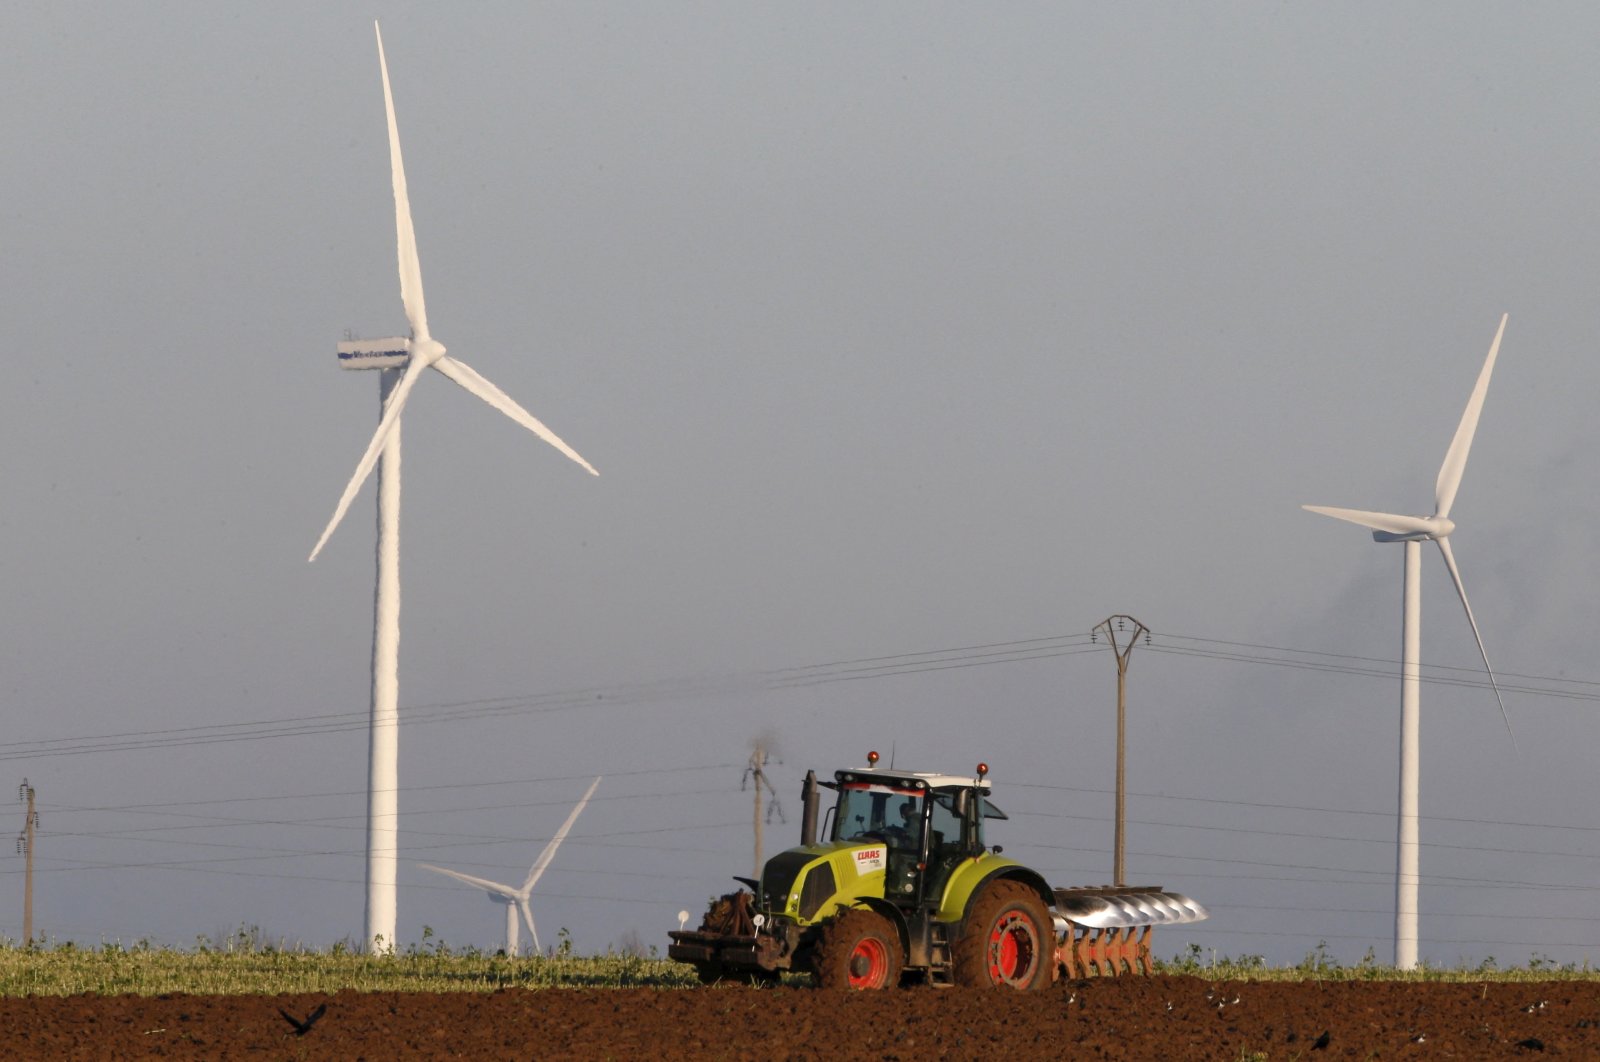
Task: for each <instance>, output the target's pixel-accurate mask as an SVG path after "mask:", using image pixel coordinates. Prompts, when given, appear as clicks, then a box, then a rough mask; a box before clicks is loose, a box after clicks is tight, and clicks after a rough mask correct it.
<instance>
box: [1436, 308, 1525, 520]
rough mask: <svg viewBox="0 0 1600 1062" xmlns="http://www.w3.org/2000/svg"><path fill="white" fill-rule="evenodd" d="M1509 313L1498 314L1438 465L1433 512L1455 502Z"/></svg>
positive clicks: (1447, 509) (1441, 511)
mask: <svg viewBox="0 0 1600 1062" xmlns="http://www.w3.org/2000/svg"><path fill="white" fill-rule="evenodd" d="M1510 317H1511V315H1510V314H1509V313H1507V314H1502V315H1501V316H1500V329H1499V331H1497V332H1495V334H1494V342H1493V343H1491V344H1489V356H1488V357H1487V358H1485V359H1484V361H1483V369H1482V370H1481V371H1480V372H1479V373H1478V382H1477V383H1476V384H1475V385H1473V388H1472V397H1471V398H1469V399H1467V408H1466V411H1465V412H1463V413H1462V414H1461V423H1460V424H1458V425H1456V437H1455V438H1454V439H1452V440H1450V449H1449V450H1446V451H1445V455H1444V464H1442V465H1440V466H1439V479H1438V482H1437V483H1435V484H1434V488H1433V497H1434V506H1433V515H1435V516H1449V515H1450V506H1452V505H1454V504H1455V501H1456V490H1457V489H1458V488H1459V487H1460V486H1461V474H1462V473H1463V472H1465V471H1466V470H1467V452H1468V451H1469V450H1471V449H1472V436H1473V435H1474V434H1475V433H1476V432H1477V430H1478V415H1479V414H1480V413H1482V412H1483V399H1484V397H1485V396H1486V395H1487V394H1488V393H1489V374H1490V373H1492V372H1494V359H1495V357H1496V356H1497V355H1498V354H1499V353H1500V337H1501V336H1503V335H1505V334H1506V321H1507V320H1508V319H1510Z"/></svg>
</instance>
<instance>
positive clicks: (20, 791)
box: [17, 778, 39, 948]
mask: <svg viewBox="0 0 1600 1062" xmlns="http://www.w3.org/2000/svg"><path fill="white" fill-rule="evenodd" d="M17 799H18V800H26V801H27V802H28V817H27V818H26V819H24V820H23V823H22V832H21V833H20V834H18V835H17V854H18V855H21V856H26V857H27V863H26V868H27V869H26V871H25V876H24V884H23V886H22V940H23V945H22V946H23V947H25V948H31V947H33V832H34V831H35V830H37V829H38V828H39V813H38V812H37V811H35V810H34V809H33V786H31V785H29V784H28V780H27V779H26V778H24V779H23V780H22V784H21V785H19V786H17Z"/></svg>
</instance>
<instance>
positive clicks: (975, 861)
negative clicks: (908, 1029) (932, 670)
mask: <svg viewBox="0 0 1600 1062" xmlns="http://www.w3.org/2000/svg"><path fill="white" fill-rule="evenodd" d="M877 759H878V757H877V754H876V753H869V754H868V766H867V767H866V768H863V769H853V770H841V771H837V772H835V774H834V780H833V781H832V782H822V781H819V780H818V779H817V777H816V774H815V772H808V773H807V775H806V783H805V789H804V791H803V792H802V804H803V807H804V809H805V811H804V815H803V818H802V826H801V843H800V846H799V847H797V848H791V849H789V850H788V851H785V852H780V853H779V854H778V855H775V856H773V857H772V858H771V859H770V860H768V861H767V862H766V864H765V865H764V866H763V867H762V869H761V876H760V878H759V879H754V878H738V879H736V880H738V881H740V882H741V883H742V884H743V885H745V886H746V888H745V889H741V890H739V891H738V892H734V893H730V894H728V895H725V896H723V897H721V898H719V899H717V900H715V901H713V903H712V904H711V907H710V909H709V910H708V911H707V912H706V916H705V918H704V920H703V921H702V922H701V925H700V927H699V928H698V929H696V930H677V931H674V932H672V933H670V934H669V935H670V937H671V940H672V943H671V945H670V946H669V947H668V949H667V955H668V957H669V958H672V959H676V960H678V961H680V962H685V963H689V964H691V965H693V966H694V968H695V970H696V973H697V974H698V975H699V977H700V979H701V980H702V981H703V982H707V983H712V982H716V981H724V980H733V981H745V982H755V981H772V980H776V979H777V978H778V977H779V976H780V975H781V974H783V973H785V972H801V973H809V974H810V976H811V978H812V980H813V982H814V983H815V984H816V985H818V986H820V987H823V988H844V989H881V988H889V987H892V986H894V985H898V984H905V983H925V984H932V985H940V986H942V985H973V986H994V987H1010V988H1016V989H1024V990H1028V989H1040V988H1044V987H1046V986H1048V985H1049V984H1050V983H1052V982H1053V981H1055V980H1058V979H1060V978H1062V977H1068V978H1081V977H1087V976H1101V977H1114V976H1119V975H1138V974H1149V973H1150V972H1151V968H1152V962H1151V952H1150V939H1151V934H1152V932H1153V930H1154V929H1155V928H1156V927H1157V926H1162V925H1181V924H1184V923H1189V922H1197V921H1200V920H1201V919H1204V918H1205V917H1207V915H1206V910H1205V908H1204V907H1202V906H1201V905H1200V904H1198V903H1196V902H1195V901H1193V900H1191V899H1189V898H1188V897H1187V896H1184V895H1183V894H1181V893H1176V892H1168V891H1166V890H1164V889H1161V888H1153V887H1132V888H1129V887H1114V886H1098V887H1075V888H1055V887H1052V886H1051V885H1049V884H1048V883H1047V882H1046V881H1045V879H1044V877H1043V876H1042V875H1041V874H1039V873H1038V872H1037V871H1035V870H1032V869H1030V868H1029V867H1027V866H1024V865H1023V864H1021V863H1019V862H1017V861H1016V860H1013V859H1008V858H1006V857H1005V856H1004V855H1003V853H1002V849H1001V847H1000V846H999V845H991V844H989V843H988V841H987V838H986V835H985V828H986V823H987V822H988V821H990V820H997V819H998V820H1003V819H1005V818H1006V815H1005V813H1004V812H1003V811H1001V810H1000V809H999V808H998V807H997V806H995V804H994V803H993V802H992V801H990V799H989V792H990V785H989V780H988V777H987V775H988V767H987V766H986V765H985V764H981V763H980V764H979V765H978V769H977V772H976V774H975V775H973V776H956V775H944V774H935V773H920V772H908V771H895V770H893V769H885V768H879V767H878V766H877ZM823 788H826V789H831V790H833V791H834V792H835V793H836V794H837V797H836V800H835V802H834V805H833V807H832V808H831V809H829V810H828V811H827V813H826V815H825V817H824V818H823V821H822V824H821V827H820V829H819V825H818V817H819V812H820V794H819V790H820V789H823Z"/></svg>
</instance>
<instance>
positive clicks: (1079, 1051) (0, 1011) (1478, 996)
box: [0, 977, 1600, 1062]
mask: <svg viewBox="0 0 1600 1062" xmlns="http://www.w3.org/2000/svg"><path fill="white" fill-rule="evenodd" d="M324 1005H325V1009H324V1011H323V1013H322V1015H321V1017H320V1018H319V1019H317V1020H316V1021H315V1022H314V1023H312V1024H311V1025H310V1027H309V1028H308V1029H306V1030H305V1031H304V1032H303V1033H297V1032H296V1030H295V1027H294V1026H292V1025H291V1024H290V1022H289V1021H287V1020H286V1019H285V1018H284V1017H283V1015H282V1014H280V1010H281V1011H287V1012H288V1013H289V1014H290V1015H292V1016H293V1017H295V1018H296V1019H298V1020H300V1021H301V1022H302V1023H303V1022H304V1020H305V1018H306V1017H307V1016H308V1015H309V1014H311V1013H312V1012H314V1011H315V1010H316V1009H317V1008H318V1007H323V1006H324ZM1558 1055H1561V1056H1566V1057H1570V1058H1600V983H1596V982H1578V981H1556V982H1521V983H1506V982H1489V983H1486V984H1485V983H1473V984H1415V983H1393V982H1389V983H1383V982H1322V983H1316V982H1301V983H1280V982H1239V981H1232V982H1228V981H1222V982H1218V981H1207V980H1204V979H1199V978H1192V977H1152V978H1122V979H1106V980H1098V979H1097V980H1091V981H1077V982H1067V983H1063V984H1060V985H1057V986H1056V987H1054V988H1052V989H1051V990H1049V991H1047V992H1043V993H1039V994H1034V995H1023V994H1021V993H1016V992H996V991H974V990H966V989H944V990H941V989H931V988H914V989H902V990H897V991H891V992H882V993H871V994H865V993H858V994H853V995H845V994H831V993H824V992H820V991H815V990H810V989H802V988H788V987H784V988H759V989H758V988H745V987H739V986H719V987H715V988H700V989H552V990H543V991H521V990H511V991H502V992H496V993H493V994H474V993H455V994H443V995H411V994H359V993H355V992H340V993H338V994H337V995H332V996H304V995H301V996H155V997H139V996H116V997H94V996H73V997H64V998H59V997H58V998H51V997H36V998H28V999H5V1000H0V1057H6V1058H27V1059H55V1058H144V1057H154V1058H178V1059H233V1058H252V1059H254V1058H267V1059H277V1058H294V1059H300V1058H303V1059H361V1058H366V1059H374V1060H376V1059H414V1058H539V1059H604V1058H619V1059H634V1058H642V1059H665V1060H676V1059H722V1058H726V1059H812V1058H827V1059H933V1058H948V1059H963V1060H965V1059H973V1058H1025V1059H1031V1058H1040V1059H1043V1058H1117V1059H1134V1060H1138V1059H1161V1060H1171V1059H1225V1060H1228V1062H1240V1060H1241V1059H1250V1058H1259V1057H1265V1058H1267V1059H1270V1060H1273V1062H1277V1060H1288V1059H1305V1060H1307V1062H1316V1060H1318V1059H1332V1058H1358V1059H1390V1058H1404V1059H1410V1058H1418V1059H1420V1058H1430V1059H1432V1058H1464V1059H1479V1058H1518V1057H1539V1056H1558Z"/></svg>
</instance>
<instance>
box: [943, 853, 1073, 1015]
mask: <svg viewBox="0 0 1600 1062" xmlns="http://www.w3.org/2000/svg"><path fill="white" fill-rule="evenodd" d="M951 950H952V951H953V953H954V955H953V958H954V960H955V963H954V964H955V982H956V984H958V985H974V986H978V987H996V988H997V987H1001V986H1006V987H1010V988H1017V989H1024V990H1033V989H1041V988H1047V987H1049V985H1050V975H1051V967H1052V966H1053V965H1054V963H1055V932H1054V924H1053V923H1052V922H1051V920H1050V909H1049V908H1048V907H1046V906H1045V903H1044V901H1043V900H1042V899H1040V898H1039V894H1038V893H1036V892H1034V891H1033V890H1032V889H1031V888H1029V887H1028V886H1027V885H1024V884H1023V883H1022V882H1020V881H1003V880H1002V881H995V882H991V883H990V884H989V886H988V887H987V888H986V889H984V890H983V892H981V893H979V894H978V898H977V899H976V900H974V901H973V903H972V907H971V908H970V909H969V910H968V912H967V921H966V925H965V926H963V927H962V932H961V936H960V938H959V939H958V940H957V941H956V942H955V945H954V947H953V948H952V949H951Z"/></svg>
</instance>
